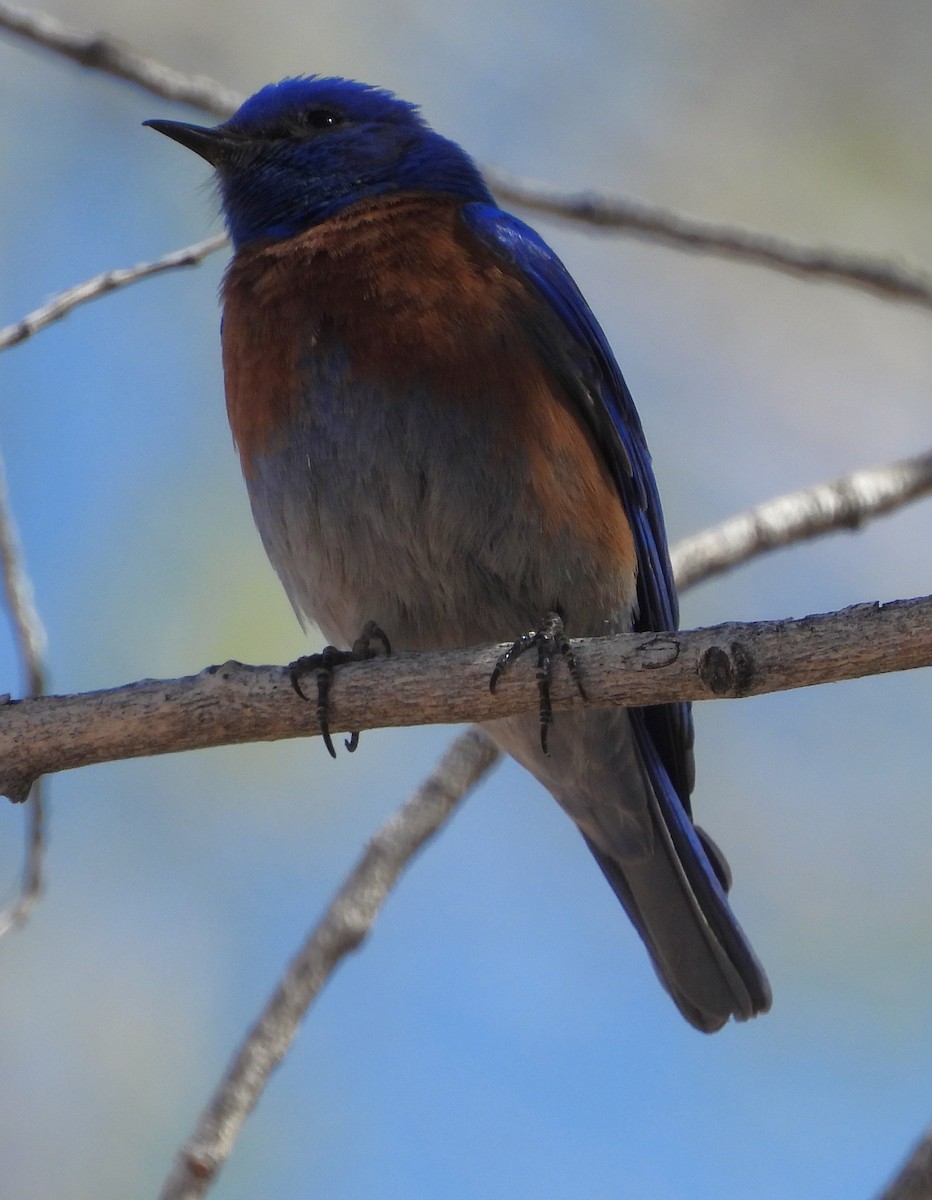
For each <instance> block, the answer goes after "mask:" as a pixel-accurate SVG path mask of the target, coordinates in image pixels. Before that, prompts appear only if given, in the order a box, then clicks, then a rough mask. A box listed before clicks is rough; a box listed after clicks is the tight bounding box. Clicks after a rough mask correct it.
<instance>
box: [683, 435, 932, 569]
mask: <svg viewBox="0 0 932 1200" xmlns="http://www.w3.org/2000/svg"><path fill="white" fill-rule="evenodd" d="M930 492H932V450H929V451H927V452H926V453H925V454H919V455H917V456H916V457H915V458H904V459H900V460H899V461H898V462H893V463H887V464H885V465H884V466H882V467H870V468H868V469H866V470H863V471H853V472H852V473H851V474H850V475H843V476H842V477H841V478H840V479H835V480H833V481H832V482H831V483H821V484H818V485H817V486H816V487H811V488H804V489H803V490H802V491H798V492H790V493H788V494H787V495H785V496H777V497H776V498H775V499H773V500H767V501H765V503H763V504H759V505H757V507H756V508H752V509H749V510H748V512H746V513H741V514H740V515H739V516H736V517H730V518H729V519H728V520H727V521H723V522H722V523H721V524H720V525H715V526H713V527H712V528H711V529H706V530H704V531H703V532H701V533H696V534H693V536H692V537H687V538H684V539H683V541H681V542H679V543H678V544H677V545H676V546H675V547H674V548H673V551H672V559H673V567H674V571H675V573H676V582H677V586H678V587H679V589H680V591H683V590H685V589H686V588H688V587H691V586H693V585H694V584H697V583H701V582H702V581H703V580H705V579H709V578H711V577H712V576H714V575H720V574H721V573H722V572H723V571H728V570H731V569H732V568H733V567H736V566H738V565H739V564H740V563H743V562H746V561H747V560H748V559H750V558H754V557H756V556H757V555H759V554H764V553H766V552H767V551H769V550H776V549H777V548H778V547H781V546H788V545H790V544H794V543H796V542H802V541H807V540H808V539H810V538H815V537H821V536H822V535H824V534H826V533H832V532H835V531H837V530H840V529H852V530H853V529H860V528H861V527H862V526H863V525H864V524H865V523H866V522H867V521H869V520H872V519H873V518H874V517H879V516H883V515H884V514H886V513H890V512H893V511H894V510H895V509H897V508H901V507H902V506H903V505H904V504H908V503H909V502H910V501H911V500H917V499H919V498H920V497H921V496H926V495H928V494H929V493H930Z"/></svg>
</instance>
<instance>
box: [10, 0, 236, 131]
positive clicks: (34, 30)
mask: <svg viewBox="0 0 932 1200" xmlns="http://www.w3.org/2000/svg"><path fill="white" fill-rule="evenodd" d="M0 29H8V30H9V31H10V32H11V33H17V34H19V35H20V37H23V38H25V39H26V40H27V41H30V42H33V43H34V44H35V45H37V46H43V47H44V48H45V49H46V50H53V51H54V52H55V53H56V54H61V55H64V57H65V58H70V59H71V60H72V61H73V62H76V63H80V65H81V66H82V67H89V68H91V69H92V70H95V71H103V72H105V73H106V74H108V75H116V76H117V77H118V78H120V79H125V80H127V82H129V83H135V84H136V85H137V86H139V87H141V88H144V89H145V90H146V91H147V92H152V93H154V94H155V95H156V96H161V97H162V98H163V99H165V100H174V101H176V102H177V103H179V104H190V105H191V106H192V107H193V108H200V109H203V110H204V111H205V112H209V113H213V114H214V116H217V117H228V116H229V115H230V113H231V112H233V111H234V109H236V108H238V107H239V105H240V103H241V102H242V97H241V96H239V95H237V93H236V92H234V91H231V90H230V88H226V87H224V86H223V84H222V83H218V82H217V81H216V79H210V78H208V76H206V75H186V74H184V72H182V71H176V70H174V69H173V68H172V67H167V66H165V64H164V63H160V62H157V61H156V60H155V59H154V58H149V57H148V56H147V55H145V54H140V53H139V51H137V50H134V49H133V48H132V47H131V46H127V45H126V44H125V43H123V42H121V41H119V40H118V39H117V38H113V37H110V36H109V35H108V34H94V33H82V32H80V31H79V30H77V29H72V28H71V27H70V26H68V25H66V24H65V23H64V22H63V21H59V20H58V18H57V17H53V16H51V14H49V13H45V12H41V11H39V10H37V9H34V8H21V7H20V6H19V5H18V4H7V3H6V0H0Z"/></svg>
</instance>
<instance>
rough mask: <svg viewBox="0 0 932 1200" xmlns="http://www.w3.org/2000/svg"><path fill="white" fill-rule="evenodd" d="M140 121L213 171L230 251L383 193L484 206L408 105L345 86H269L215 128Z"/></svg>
mask: <svg viewBox="0 0 932 1200" xmlns="http://www.w3.org/2000/svg"><path fill="white" fill-rule="evenodd" d="M146 124H147V125H151V126H152V127H153V128H154V129H157V130H158V131H159V132H160V133H164V134H167V135H168V137H171V138H174V140H175V141H177V142H180V143H181V144H182V145H183V146H187V147H188V148H189V149H190V150H194V151H195V153H197V154H200V155H201V157H202V158H206V159H207V161H208V162H209V163H210V164H211V165H212V166H213V167H215V168H216V171H217V176H218V179H219V184H220V197H221V200H222V203H223V213H224V218H225V220H226V224H227V228H228V229H229V231H230V236H231V237H232V239H233V244H234V245H235V246H236V247H237V248H239V247H241V246H244V245H246V244H247V243H249V242H253V241H256V240H258V239H260V238H273V239H280V238H287V237H291V236H293V235H294V234H296V233H300V232H301V231H302V230H304V229H307V228H308V227H309V226H311V225H316V224H317V223H318V222H320V221H324V220H326V219H327V218H328V217H330V216H332V215H333V214H334V213H336V212H338V211H339V210H340V209H341V208H345V207H346V205H348V204H352V203H354V202H355V201H357V200H363V199H365V198H367V197H371V196H381V195H385V194H386V193H388V192H398V191H429V192H438V193H443V194H446V195H451V196H461V197H462V198H463V199H464V200H483V201H486V202H488V201H490V200H491V197H490V195H489V192H488V189H487V188H486V186H485V184H484V183H483V181H482V177H481V175H480V174H479V172H478V170H477V169H476V166H475V164H474V163H473V162H472V160H471V159H470V158H469V156H468V155H467V154H465V153H464V152H463V151H462V150H461V149H460V148H459V146H457V145H456V144H455V143H454V142H451V141H448V140H447V139H446V138H443V137H441V136H440V135H439V134H437V133H434V131H433V130H432V129H431V128H430V126H429V125H427V123H426V122H425V121H424V120H423V119H422V117H421V116H420V114H419V113H418V110H417V108H416V107H415V106H414V105H413V104H408V103H406V102H405V101H404V100H399V99H398V98H397V97H396V96H394V95H392V93H391V92H386V91H382V90H380V89H379V88H373V87H368V86H366V85H365V84H362V83H355V82H353V81H352V80H349V79H326V78H321V77H319V76H310V77H301V78H297V79H284V80H282V82H281V83H272V84H269V86H268V87H264V88H263V89H262V90H261V91H260V92H257V93H256V94H255V95H254V96H251V97H250V98H249V99H248V100H247V101H246V102H245V103H244V104H243V105H242V107H241V108H240V109H239V110H238V111H237V112H236V113H235V114H234V115H233V116H232V117H231V118H230V119H229V120H228V121H225V122H224V123H223V124H222V125H217V126H216V127H215V128H212V129H211V128H205V127H204V126H201V125H188V124H186V123H184V122H181V121H147V122H146Z"/></svg>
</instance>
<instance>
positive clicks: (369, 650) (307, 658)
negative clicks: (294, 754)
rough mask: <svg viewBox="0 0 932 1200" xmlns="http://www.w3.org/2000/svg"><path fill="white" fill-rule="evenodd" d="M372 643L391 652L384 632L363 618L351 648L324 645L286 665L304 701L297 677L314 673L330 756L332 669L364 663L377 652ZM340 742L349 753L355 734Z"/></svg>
mask: <svg viewBox="0 0 932 1200" xmlns="http://www.w3.org/2000/svg"><path fill="white" fill-rule="evenodd" d="M373 642H378V643H380V644H381V649H382V650H383V651H384V653H385V654H386V656H387V655H389V654H391V652H392V648H391V644H390V643H389V640H388V638H387V637H386V635H385V633H384V631H383V630H382V629H381V628H380V627H379V626H378V625H376V623H375V621H367V622H366V624H365V625H364V626H363V630H362V633H361V634H360V635H359V637H358V638H357V639H356V641H355V642H353V648H352V649H351V650H339V649H338V648H337V647H336V646H324V648H323V650H321V652H320V653H319V654H305V655H303V656H302V657H301V658H296V659H295V660H294V662H293V663H292V664H291V666H290V667H289V668H288V672H289V675H290V677H291V686H292V687H293V688H294V690H295V691H296V692H297V693H298V695H299V696H300V697H301V699H302V700H307V701H310V699H311V697H310V696H308V695H307V693H306V692H305V691H304V689H303V688H302V687H301V678H302V676H304V675H309V674H310V673H311V672H312V671H313V672H314V675H315V678H316V681H317V721H318V723H319V725H320V733H321V737H322V738H323V739H324V745H325V746H326V747H327V752H328V753H329V755H330V757H331V758H336V756H337V752H336V750H335V749H334V748H333V738H332V737H331V736H330V688H331V686H332V684H333V674H334V671H335V670H336V668H337V667H341V666H343V665H344V663H350V662H365V661H366V659H369V658H375V657H376V655H377V654H378V653H379V651H378V650H377V649H375V648H374V647H373ZM343 745H344V746H345V747H346V748H347V750H348V751H349V752H350V754H352V753H353V751H354V750H355V749H356V747H357V746H358V745H359V733H358V732H354V733H351V734H350V735H349V737H348V738H346V739H345V741H344V742H343Z"/></svg>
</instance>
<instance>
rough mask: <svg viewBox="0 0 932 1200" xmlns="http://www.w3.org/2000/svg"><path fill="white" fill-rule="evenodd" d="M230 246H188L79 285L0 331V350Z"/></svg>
mask: <svg viewBox="0 0 932 1200" xmlns="http://www.w3.org/2000/svg"><path fill="white" fill-rule="evenodd" d="M226 244H227V238H226V236H225V235H224V234H218V235H217V236H216V237H211V238H207V239H205V240H204V241H203V242H195V243H194V245H193V246H185V247H184V249H182V250H173V251H172V252H171V253H170V254H166V255H164V256H163V257H162V258H157V259H155V260H154V261H153V262H143V263H137V264H136V266H134V267H124V268H119V269H116V270H113V271H105V272H104V273H103V274H102V275H95V276H94V277H93V278H92V279H86V280H85V281H84V283H79V284H76V285H75V287H72V288H68V290H67V291H64V292H59V294H58V295H57V296H54V297H53V298H52V299H51V300H50V301H49V302H48V304H43V305H42V307H41V308H37V309H34V310H33V311H32V312H31V313H29V314H28V315H27V316H25V317H23V319H22V320H21V321H17V322H16V323H15V324H13V325H7V326H6V328H5V329H0V350H5V349H6V348H7V347H8V346H16V345H18V344H19V343H20V342H24V341H26V339H27V338H30V337H32V335H33V334H34V333H38V332H39V330H40V329H44V328H45V327H46V326H47V325H51V324H52V323H53V321H60V320H61V318H62V317H65V316H67V315H68V313H70V312H71V310H72V309H74V308H77V307H78V305H79V304H86V303H87V301H88V300H96V299H97V298H98V297H99V296H105V295H106V294H107V293H108V292H114V291H116V290H117V289H119V288H123V287H127V286H129V284H132V283H138V282H139V281H140V280H141V279H148V278H149V277H150V276H151V275H159V274H161V272H162V271H172V270H174V269H175V268H176V267H193V266H196V265H197V264H198V263H200V262H203V260H204V259H205V258H206V257H207V255H208V254H213V252H214V251H215V250H219V249H220V248H221V247H222V246H225V245H226Z"/></svg>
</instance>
